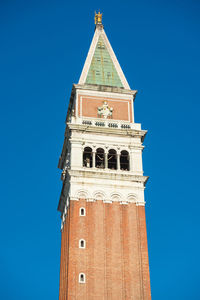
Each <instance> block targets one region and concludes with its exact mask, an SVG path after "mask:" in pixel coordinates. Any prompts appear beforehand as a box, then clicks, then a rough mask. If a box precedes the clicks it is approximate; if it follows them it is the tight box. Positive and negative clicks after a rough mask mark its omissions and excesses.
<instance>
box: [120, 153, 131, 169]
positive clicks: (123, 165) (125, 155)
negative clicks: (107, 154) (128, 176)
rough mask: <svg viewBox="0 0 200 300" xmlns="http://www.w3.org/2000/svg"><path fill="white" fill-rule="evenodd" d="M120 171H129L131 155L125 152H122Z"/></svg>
mask: <svg viewBox="0 0 200 300" xmlns="http://www.w3.org/2000/svg"><path fill="white" fill-rule="evenodd" d="M120 169H121V170H124V171H129V170H130V167H129V153H128V152H127V151H125V150H123V151H121V155H120Z"/></svg>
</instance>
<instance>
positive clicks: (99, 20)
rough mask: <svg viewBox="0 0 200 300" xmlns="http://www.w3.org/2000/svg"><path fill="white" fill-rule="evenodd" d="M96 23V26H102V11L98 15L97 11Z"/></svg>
mask: <svg viewBox="0 0 200 300" xmlns="http://www.w3.org/2000/svg"><path fill="white" fill-rule="evenodd" d="M94 23H95V25H97V24H102V14H101V13H100V11H99V12H98V14H97V13H96V11H95V16H94Z"/></svg>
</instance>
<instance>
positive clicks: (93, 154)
mask: <svg viewBox="0 0 200 300" xmlns="http://www.w3.org/2000/svg"><path fill="white" fill-rule="evenodd" d="M95 158H96V152H95V151H92V167H93V168H95Z"/></svg>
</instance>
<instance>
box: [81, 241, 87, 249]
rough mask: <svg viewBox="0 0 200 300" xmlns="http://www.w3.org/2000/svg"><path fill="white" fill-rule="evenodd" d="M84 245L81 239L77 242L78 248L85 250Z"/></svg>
mask: <svg viewBox="0 0 200 300" xmlns="http://www.w3.org/2000/svg"><path fill="white" fill-rule="evenodd" d="M85 245H86V243H85V240H83V239H81V240H79V248H83V249H85Z"/></svg>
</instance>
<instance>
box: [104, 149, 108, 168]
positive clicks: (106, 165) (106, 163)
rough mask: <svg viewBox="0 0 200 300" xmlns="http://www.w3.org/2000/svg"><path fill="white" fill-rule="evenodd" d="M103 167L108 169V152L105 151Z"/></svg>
mask: <svg viewBox="0 0 200 300" xmlns="http://www.w3.org/2000/svg"><path fill="white" fill-rule="evenodd" d="M105 169H108V152H105Z"/></svg>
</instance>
